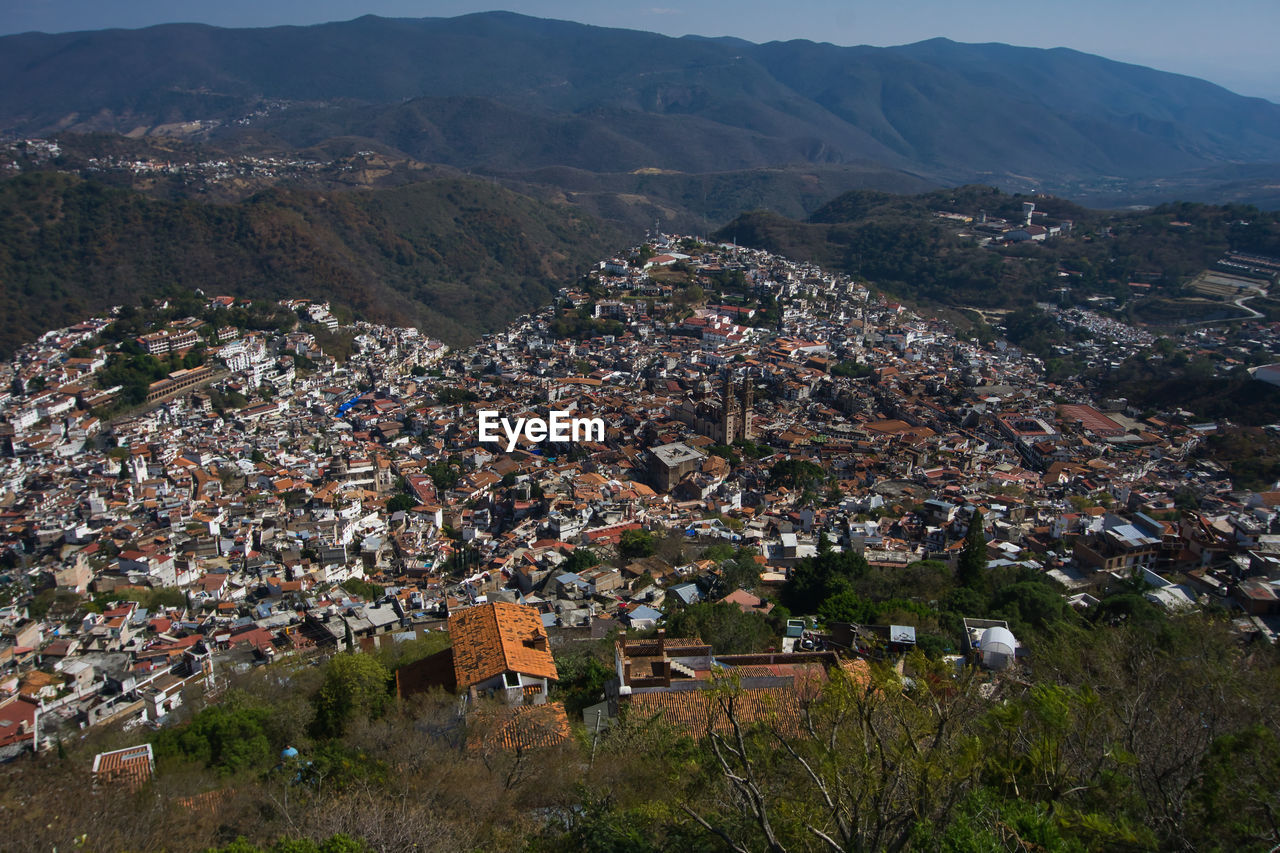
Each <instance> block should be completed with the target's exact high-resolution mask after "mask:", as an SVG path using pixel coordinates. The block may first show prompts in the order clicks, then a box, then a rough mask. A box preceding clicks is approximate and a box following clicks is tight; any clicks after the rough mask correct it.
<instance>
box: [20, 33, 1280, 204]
mask: <svg viewBox="0 0 1280 853" xmlns="http://www.w3.org/2000/svg"><path fill="white" fill-rule="evenodd" d="M0 80H3V81H4V82H3V83H0V130H3V131H7V132H9V133H19V134H43V133H49V132H52V131H56V130H68V129H70V130H91V129H97V130H110V131H115V132H122V133H127V132H132V133H148V132H157V130H158V129H159V130H160V131H163V132H191V131H192V128H191V127H190V126H186V127H183V126H181V125H182V124H183V123H189V122H205V123H207V124H206V125H204V126H203V127H202V129H201V131H200V132H201V133H204V134H207V135H208V136H209V138H211V139H215V140H217V141H218V142H219V143H220V144H227V143H228V142H233V141H234V142H238V143H241V144H245V145H263V146H272V145H275V146H280V145H285V146H292V147H302V146H311V145H317V144H320V143H322V142H324V141H325V140H326V139H330V138H333V137H356V138H364V139H368V140H370V141H371V142H376V143H378V144H382V145H386V146H390V147H392V148H394V149H396V150H398V151H401V152H404V153H406V154H408V155H410V156H413V157H415V158H417V159H419V160H422V161H425V162H438V163H444V164H448V165H453V166H457V167H460V168H467V169H480V170H505V171H512V170H535V169H545V168H551V167H571V168H575V169H583V170H587V171H592V172H613V173H616V172H624V171H629V170H639V169H645V168H658V169H666V170H673V171H686V172H708V171H729V170H745V169H758V168H767V167H777V166H789V165H795V164H802V163H812V164H858V165H859V166H861V167H863V168H865V167H867V166H868V164H876V165H877V166H878V167H881V168H883V169H887V170H896V171H899V172H902V173H905V174H907V175H910V176H913V177H915V178H917V179H921V180H927V181H932V182H937V183H956V182H960V181H968V180H983V181H985V182H988V183H1003V184H1005V185H1009V184H1010V183H1011V182H1018V181H1023V182H1030V183H1032V184H1035V183H1044V184H1047V185H1051V186H1052V185H1056V186H1062V185H1070V184H1075V183H1081V182H1085V183H1087V182H1090V181H1099V180H1106V179H1115V180H1122V181H1124V180H1147V179H1153V178H1158V177H1167V176H1169V175H1173V174H1177V173H1181V172H1191V171H1194V170H1203V169H1207V168H1212V167H1219V166H1230V165H1239V164H1267V163H1280V106H1277V105H1275V104H1272V103H1269V102H1267V101H1264V100H1261V99H1258V98H1246V97H1242V96H1240V95H1236V94H1233V93H1231V92H1229V91H1227V90H1225V89H1222V88H1220V87H1218V86H1215V85H1213V84H1211V83H1207V82H1204V81H1201V80H1196V79H1194V78H1190V77H1183V76H1180V75H1175V74H1168V73H1165V72H1160V71H1154V70H1151V69H1148V68H1142V67H1139V66H1134V65H1126V64H1123V63H1119V62H1113V61H1111V60H1107V59H1103V58H1101V57H1097V56H1091V55H1088V54H1083V53H1079V52H1076V51H1072V50H1067V49H1061V48H1059V49H1053V50H1040V49H1032V48H1020V47H1010V46H1008V45H999V44H958V43H955V42H950V41H947V40H944V39H934V40H931V41H926V42H920V43H917V44H912V45H904V46H901V47H891V48H874V47H837V46H834V45H830V44H815V43H812V42H806V41H791V42H771V43H768V44H763V45H757V44H752V43H750V42H744V41H741V40H737V39H708V38H699V37H685V38H669V37H666V36H660V35H655V34H652V33H644V32H639V31H633V30H618V29H606V28H600V27H591V26H585V25H582V24H575V23H568V22H564V21H551V20H542V19H537V18H529V17H525V16H521V15H516V14H512V13H505V12H495V13H481V14H474V15H467V16H463V17H458V18H424V19H414V20H409V19H387V18H377V17H373V16H366V17H363V18H359V19H356V20H354V21H347V22H342V23H332V24H323V25H318V26H312V27H275V28H269V29H246V30H228V29H218V28H214V27H207V26H201V25H166V26H160V27H152V28H149V29H143V30H109V31H101V32H88V33H66V34H59V35H43V34H33V33H29V34H23V35H16V36H7V37H4V38H0ZM212 123H217V124H216V127H211V126H210V125H211V124H212Z"/></svg>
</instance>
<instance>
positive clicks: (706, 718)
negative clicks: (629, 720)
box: [627, 685, 801, 737]
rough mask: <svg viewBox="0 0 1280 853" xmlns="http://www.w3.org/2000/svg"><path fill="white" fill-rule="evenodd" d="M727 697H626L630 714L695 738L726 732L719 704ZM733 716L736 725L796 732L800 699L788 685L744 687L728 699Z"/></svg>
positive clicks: (687, 693) (679, 693)
mask: <svg viewBox="0 0 1280 853" xmlns="http://www.w3.org/2000/svg"><path fill="white" fill-rule="evenodd" d="M729 701H730V699H729V697H728V696H725V695H722V694H721V693H720V692H719V691H711V690H672V691H666V690H656V691H654V692H652V693H633V694H631V696H629V697H627V705H628V707H629V709H630V713H638V714H643V715H644V716H646V717H653V716H657V715H661V716H662V718H663V719H664V720H665V721H666V722H668V723H670V724H671V725H672V726H674V727H676V728H678V729H681V730H683V731H684V732H685V733H686V734H688V735H691V736H693V737H699V736H701V735H704V734H706V733H707V732H708V731H714V732H718V733H721V734H723V733H724V732H726V731H728V730H729V728H730V727H729V717H728V715H727V714H726V713H725V707H724V705H722V702H723V703H727V702H729ZM732 702H733V710H734V716H735V717H736V718H737V720H738V723H739V724H740V725H750V724H752V723H766V724H768V726H769V727H770V728H771V729H772V730H774V731H777V732H779V733H781V734H793V735H794V734H799V733H800V719H801V718H800V696H799V695H798V693H797V691H796V688H795V687H794V686H792V685H785V686H778V687H757V688H747V689H743V690H741V691H739V692H738V693H737V694H736V695H734V696H733V697H732Z"/></svg>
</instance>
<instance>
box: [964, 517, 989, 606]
mask: <svg viewBox="0 0 1280 853" xmlns="http://www.w3.org/2000/svg"><path fill="white" fill-rule="evenodd" d="M986 568H987V536H986V533H985V532H984V531H983V529H982V510H980V509H975V510H974V511H973V518H971V519H970V520H969V532H968V533H967V534H965V537H964V550H963V551H961V552H960V558H959V560H958V561H957V563H956V579H957V580H959V581H960V584H961V585H962V586H967V587H969V588H971V589H972V588H976V587H977V586H978V585H980V584H981V583H982V573H983V571H984V570H985V569H986Z"/></svg>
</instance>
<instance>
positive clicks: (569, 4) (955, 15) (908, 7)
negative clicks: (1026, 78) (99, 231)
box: [0, 0, 1280, 102]
mask: <svg viewBox="0 0 1280 853" xmlns="http://www.w3.org/2000/svg"><path fill="white" fill-rule="evenodd" d="M487 9H508V10H510V11H513V12H521V13H523V14H526V15H535V16H537V17H542V18H561V19H564V20H569V21H580V22H582V23H587V24H597V25H600V26H609V27H627V28H630V29H638V30H649V31H651V32H659V33H666V34H668V35H675V36H679V35H685V34H688V33H696V34H698V35H707V36H718V35H731V36H738V37H739V38H744V39H749V40H750V41H755V42H765V41H773V40H775V39H793V38H805V39H812V40H814V41H827V42H833V43H835V44H841V45H853V44H872V45H893V44H905V43H908V42H913V41H920V40H922V39H927V38H933V37H934V36H946V37H947V38H951V39H955V40H956V41H967V42H985V41H999V42H1007V43H1010V44H1019V45H1027V46H1031V47H1060V46H1061V47H1072V48H1075V49H1077V50H1083V51H1087V52H1089V53H1097V54H1100V55H1102V56H1106V57H1109V58H1111V59H1119V60H1123V61H1126V62H1136V63H1139V64H1142V65H1150V66H1152V67H1154V68H1160V69H1162V70H1165V71H1176V72H1179V73H1183V74H1191V75H1194V76H1197V77H1203V78H1205V79H1207V80H1212V81H1213V82H1215V83H1219V84H1221V85H1223V86H1226V87H1227V88H1229V89H1232V90H1234V91H1237V92H1240V93H1242V94H1246V95H1260V96H1262V97H1267V98H1270V99H1271V100H1273V101H1278V102H1280V59H1278V58H1277V56H1276V52H1275V51H1276V48H1275V41H1276V37H1277V35H1280V2H1277V0H1216V2H1205V0H1045V1H1044V2H1027V0H979V1H978V2H969V3H966V2H960V0H843V2H841V0H648V2H645V0H641V2H634V0H496V2H485V0H419V2H413V0H0V33H15V32H26V31H29V30H41V31H44V32H65V31H68V30H92V29H103V28H106V27H144V26H148V25H151V24H158V23H170V22H174V21H199V22H202V23H208V24H215V25H217V26H224V27H260V26H274V25H278V24H314V23H321V22H324V21H340V20H347V19H350V18H355V17H359V16H360V15H364V14H370V13H371V14H375V15H385V16H388V17H402V18H422V17H452V16H454V15H462V14H466V13H468V12H478V11H485V10H487ZM0 85H2V84H0Z"/></svg>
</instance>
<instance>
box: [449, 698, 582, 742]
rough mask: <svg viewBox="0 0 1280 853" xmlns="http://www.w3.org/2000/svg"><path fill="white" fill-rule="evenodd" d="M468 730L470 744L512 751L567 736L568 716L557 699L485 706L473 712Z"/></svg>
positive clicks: (562, 738) (566, 737) (562, 740)
mask: <svg viewBox="0 0 1280 853" xmlns="http://www.w3.org/2000/svg"><path fill="white" fill-rule="evenodd" d="M468 734H469V737H468V741H469V743H470V745H471V746H472V747H477V746H480V745H482V744H487V745H490V746H500V747H501V748H503V749H506V750H511V751H512V752H520V751H523V750H526V749H542V748H546V747H551V746H559V745H560V744H562V743H564V742H565V741H566V740H568V739H569V734H570V730H569V718H568V717H567V716H565V713H564V705H562V704H560V703H559V702H548V703H547V704H545V705H515V706H512V707H510V708H502V709H498V710H489V709H486V710H483V711H477V712H476V714H475V717H474V719H473V727H472V728H471V730H470V731H469V733H468Z"/></svg>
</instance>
